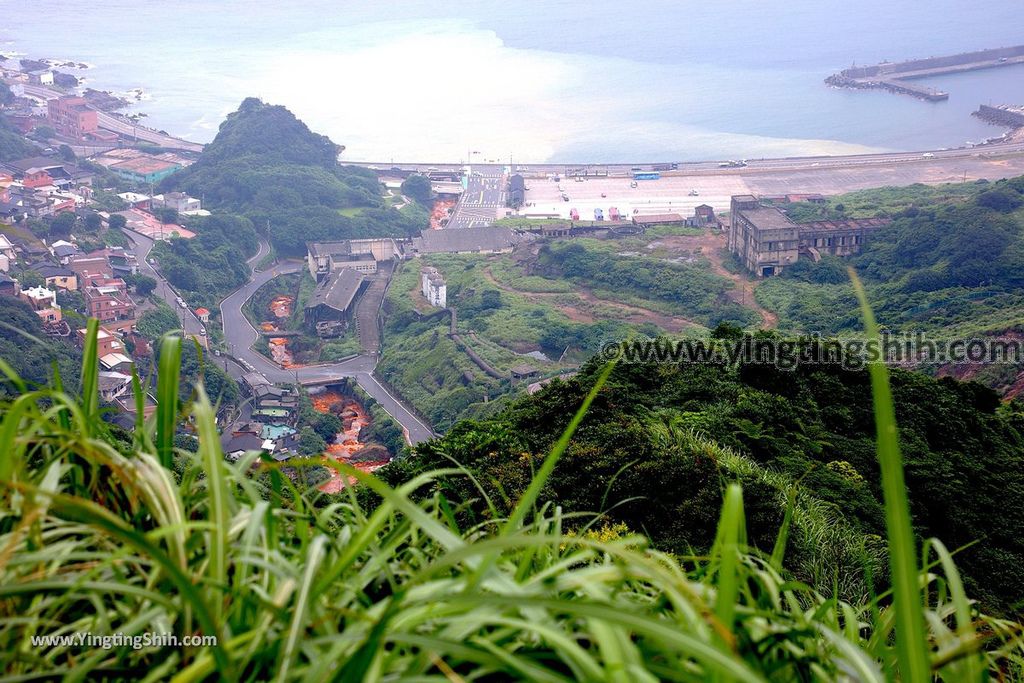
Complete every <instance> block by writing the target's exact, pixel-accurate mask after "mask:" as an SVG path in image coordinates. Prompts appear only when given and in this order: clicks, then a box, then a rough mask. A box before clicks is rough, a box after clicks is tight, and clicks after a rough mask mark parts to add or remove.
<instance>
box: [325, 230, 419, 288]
mask: <svg viewBox="0 0 1024 683" xmlns="http://www.w3.org/2000/svg"><path fill="white" fill-rule="evenodd" d="M306 252H307V254H306V263H307V265H308V267H309V274H310V275H312V276H313V278H314V279H315V280H317V281H320V280H323V279H324V278H325V277H326V276H327V275H328V274H330V273H333V272H335V271H338V270H341V269H343V268H349V269H352V270H355V271H358V272H360V273H366V274H373V273H376V272H377V264H378V263H379V262H381V261H392V260H395V259H401V258H402V249H401V247H400V246H399V245H398V243H397V242H396V241H395V240H394V239H392V238H390V237H381V238H372V239H361V240H340V241H337V242H307V243H306Z"/></svg>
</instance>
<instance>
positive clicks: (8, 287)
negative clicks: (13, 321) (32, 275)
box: [0, 273, 21, 296]
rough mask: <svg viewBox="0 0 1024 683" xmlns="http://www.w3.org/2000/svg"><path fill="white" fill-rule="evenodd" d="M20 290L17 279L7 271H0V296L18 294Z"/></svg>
mask: <svg viewBox="0 0 1024 683" xmlns="http://www.w3.org/2000/svg"><path fill="white" fill-rule="evenodd" d="M20 291H21V288H20V287H18V281H17V280H15V279H14V278H12V277H11V276H10V275H8V274H7V273H0V296H18V293H19V292H20Z"/></svg>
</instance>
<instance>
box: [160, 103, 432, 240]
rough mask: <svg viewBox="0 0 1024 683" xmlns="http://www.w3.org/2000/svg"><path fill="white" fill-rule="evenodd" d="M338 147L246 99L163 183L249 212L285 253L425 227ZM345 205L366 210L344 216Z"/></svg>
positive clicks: (282, 112) (288, 116) (275, 109)
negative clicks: (390, 203)
mask: <svg viewBox="0 0 1024 683" xmlns="http://www.w3.org/2000/svg"><path fill="white" fill-rule="evenodd" d="M341 149H342V147H341V146H339V145H337V144H335V143H334V142H332V141H331V140H330V139H329V138H327V137H326V136H323V135H319V134H317V133H314V132H312V131H310V130H309V128H308V127H307V126H306V125H305V124H304V123H302V122H301V121H299V120H298V119H297V118H295V116H294V115H293V114H292V113H291V112H290V111H288V110H287V109H286V108H284V107H281V106H275V105H269V104H265V103H263V102H261V101H260V100H257V99H254V98H249V99H247V100H245V101H244V102H242V105H241V106H240V107H239V109H238V111H237V112H234V113H232V114H230V115H228V117H227V119H226V120H225V121H224V123H222V124H221V127H220V131H219V132H218V134H217V137H216V138H215V139H214V141H213V142H212V143H210V144H209V145H207V147H206V149H205V151H204V152H203V154H202V156H201V157H200V159H199V161H198V162H196V163H195V164H193V165H192V166H190V167H189V168H187V169H184V170H182V171H180V172H178V173H175V174H174V175H172V176H170V177H168V178H167V179H166V180H165V181H164V182H163V183H162V185H161V187H162V188H163V189H164V190H165V191H167V190H172V189H182V190H185V191H187V192H189V193H191V194H193V195H196V196H199V195H202V196H204V197H205V201H206V203H207V205H208V206H210V207H212V208H219V209H223V210H226V211H231V212H235V213H239V214H243V215H245V216H247V217H248V218H249V219H250V220H252V222H253V223H254V224H255V225H256V226H258V227H259V229H260V230H268V229H269V237H270V240H271V242H272V243H273V244H274V246H275V247H276V248H277V250H278V252H279V253H281V254H284V255H295V254H300V253H303V252H304V251H305V242H306V241H310V240H330V239H346V238H352V237H365V236H370V235H375V236H377V235H379V236H405V235H411V234H414V233H415V232H416V231H418V230H419V229H420V228H422V227H423V225H421V224H420V222H419V221H418V220H417V219H414V218H409V217H407V216H405V215H403V214H402V213H399V212H398V211H395V210H393V209H390V208H386V207H385V206H384V203H383V200H382V197H381V186H380V183H379V181H378V180H377V177H376V175H375V174H374V173H373V172H372V171H369V170H367V169H363V168H357V167H351V166H339V164H338V161H337V156H338V154H339V153H340V150H341ZM346 209H362V210H361V211H359V212H357V214H358V215H354V216H353V215H343V214H342V211H343V210H346Z"/></svg>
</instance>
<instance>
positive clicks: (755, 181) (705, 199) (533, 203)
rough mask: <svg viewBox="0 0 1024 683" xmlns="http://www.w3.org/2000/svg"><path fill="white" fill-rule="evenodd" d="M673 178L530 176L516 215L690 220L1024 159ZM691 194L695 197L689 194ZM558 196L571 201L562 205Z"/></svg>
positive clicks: (996, 171) (974, 176)
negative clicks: (766, 200)
mask: <svg viewBox="0 0 1024 683" xmlns="http://www.w3.org/2000/svg"><path fill="white" fill-rule="evenodd" d="M676 173H677V172H668V173H663V174H662V177H661V178H660V179H659V180H638V181H636V187H630V184H631V183H632V182H633V181H632V179H631V178H630V177H624V176H614V177H612V176H609V177H592V178H589V179H587V180H583V181H575V180H574V179H572V178H566V177H564V176H563V177H560V181H559V182H558V183H556V182H554V181H553V180H552V179H550V178H549V177H545V176H540V175H538V176H534V177H527V179H526V187H527V191H526V204H527V205H526V206H524V207H523V208H522V209H520V212H519V215H521V216H528V215H543V214H557V215H558V216H560V217H563V218H568V217H569V212H570V210H571V209H573V208H575V209H576V210H577V211H579V214H580V219H581V220H592V219H593V217H594V209H595V208H601V209H602V210H603V211H604V214H605V218H607V217H608V209H609V207H613V206H614V207H616V208H618V209H619V211H620V212H621V213H622V215H623V216H624V217H627V218H628V217H630V216H632V215H634V211H635V212H636V215H644V214H656V213H680V214H682V215H683V216H690V215H692V214H693V209H694V207H696V206H697V205H699V204H709V205H711V206H712V207H714V209H715V210H716V211H724V210H726V209H728V208H729V198H730V197H731V196H732V195H734V194H755V195H759V194H789V193H803V192H818V193H821V194H825V195H832V194H841V193H843V192H851V191H853V190H863V189H868V188H872V187H882V186H886V185H894V186H906V185H913V184H914V183H926V184H929V185H937V184H941V183H955V182H963V181H964V180H965V178H966V180H967V181H968V182H969V181H972V180H978V179H980V178H985V179H987V180H998V179H1000V178H1009V177H1013V176H1017V175H1022V174H1024V156H1006V157H991V158H987V157H970V158H957V159H934V160H920V161H899V162H893V163H891V164H878V163H872V164H865V165H863V166H857V165H847V166H836V167H821V168H806V167H805V168H796V169H783V168H779V169H770V170H769V169H757V170H755V169H743V170H740V171H737V170H729V171H722V172H714V171H699V172H697V173H691V174H676ZM692 191H696V193H697V194H696V195H695V196H694V195H691V192H692ZM563 192H564V193H565V195H566V196H568V197H569V201H564V200H563V199H562V196H561V195H562V193H563ZM602 195H603V196H602ZM503 213H504V210H499V215H502V214H503Z"/></svg>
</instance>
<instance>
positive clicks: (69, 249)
mask: <svg viewBox="0 0 1024 683" xmlns="http://www.w3.org/2000/svg"><path fill="white" fill-rule="evenodd" d="M50 253H51V254H53V257H54V258H55V259H57V260H58V261H59V262H60V263H61V265H65V266H66V265H67V264H68V260H69V259H70V258H71V257H72V256H77V255H78V247H77V246H75V245H74V244H72V243H71V242H68V241H66V240H57V241H55V242H53V243H52V244H50Z"/></svg>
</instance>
